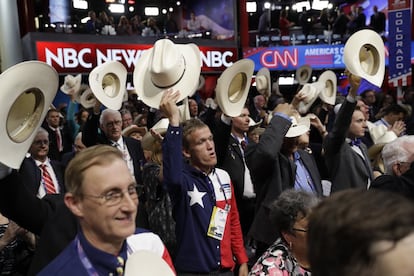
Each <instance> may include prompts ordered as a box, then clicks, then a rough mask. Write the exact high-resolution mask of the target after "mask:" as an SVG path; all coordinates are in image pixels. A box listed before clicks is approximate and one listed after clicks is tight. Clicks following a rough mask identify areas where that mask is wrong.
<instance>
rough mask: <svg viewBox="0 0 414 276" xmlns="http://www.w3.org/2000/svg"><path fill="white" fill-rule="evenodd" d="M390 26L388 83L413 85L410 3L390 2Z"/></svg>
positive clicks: (393, 0) (395, 85)
mask: <svg viewBox="0 0 414 276" xmlns="http://www.w3.org/2000/svg"><path fill="white" fill-rule="evenodd" d="M388 24H389V28H388V29H389V34H388V43H389V44H388V45H389V53H390V55H389V64H388V70H389V79H388V83H389V84H390V85H393V86H394V87H397V86H406V85H411V52H412V51H411V47H410V42H411V10H410V1H399V0H398V1H395V0H390V1H389V12H388Z"/></svg>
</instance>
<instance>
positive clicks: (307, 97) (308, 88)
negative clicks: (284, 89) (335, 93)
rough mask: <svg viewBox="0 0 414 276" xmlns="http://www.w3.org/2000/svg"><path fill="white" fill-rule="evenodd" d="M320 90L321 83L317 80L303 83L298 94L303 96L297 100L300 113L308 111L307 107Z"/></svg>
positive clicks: (314, 99)
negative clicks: (300, 99)
mask: <svg viewBox="0 0 414 276" xmlns="http://www.w3.org/2000/svg"><path fill="white" fill-rule="evenodd" d="M321 90H322V84H321V83H319V82H314V83H305V84H304V85H303V87H302V89H301V90H299V92H298V94H301V95H302V96H304V98H303V100H302V101H300V102H299V106H298V111H299V113H300V114H305V113H306V112H308V110H309V108H310V107H311V106H312V104H313V103H314V102H315V101H316V99H317V98H318V96H319V93H320V91H321Z"/></svg>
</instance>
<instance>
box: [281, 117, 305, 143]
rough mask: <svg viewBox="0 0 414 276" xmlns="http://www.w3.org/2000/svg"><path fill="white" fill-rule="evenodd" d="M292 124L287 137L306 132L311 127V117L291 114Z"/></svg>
mask: <svg viewBox="0 0 414 276" xmlns="http://www.w3.org/2000/svg"><path fill="white" fill-rule="evenodd" d="M290 119H291V120H292V124H291V125H290V128H289V130H288V132H286V134H285V137H288V138H292V137H298V136H301V135H302V134H305V133H306V132H308V131H309V129H310V120H309V117H299V118H296V117H295V116H291V117H290Z"/></svg>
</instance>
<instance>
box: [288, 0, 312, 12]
mask: <svg viewBox="0 0 414 276" xmlns="http://www.w3.org/2000/svg"><path fill="white" fill-rule="evenodd" d="M314 2H315V1H314ZM295 7H296V11H298V12H301V11H302V10H303V8H306V10H310V8H311V6H310V4H309V1H302V2H297V3H296V5H295ZM292 9H293V7H292Z"/></svg>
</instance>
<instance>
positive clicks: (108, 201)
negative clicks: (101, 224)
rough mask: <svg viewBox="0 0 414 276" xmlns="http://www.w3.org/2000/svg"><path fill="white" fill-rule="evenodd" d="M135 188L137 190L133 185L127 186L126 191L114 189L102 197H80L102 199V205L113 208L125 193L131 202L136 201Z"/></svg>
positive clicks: (136, 186)
mask: <svg viewBox="0 0 414 276" xmlns="http://www.w3.org/2000/svg"><path fill="white" fill-rule="evenodd" d="M137 188H138V185H137V184H133V185H130V186H128V188H127V190H126V191H122V190H120V189H114V190H111V191H109V192H107V193H105V194H102V195H88V194H82V195H83V196H85V197H92V198H99V199H103V200H104V204H105V205H106V206H115V205H118V204H119V203H120V202H121V201H122V199H123V198H124V195H125V193H128V195H129V197H130V198H131V199H133V200H135V199H137V198H138V192H137Z"/></svg>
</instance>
